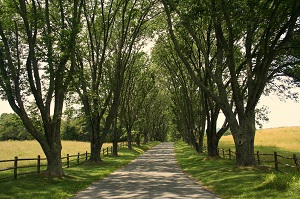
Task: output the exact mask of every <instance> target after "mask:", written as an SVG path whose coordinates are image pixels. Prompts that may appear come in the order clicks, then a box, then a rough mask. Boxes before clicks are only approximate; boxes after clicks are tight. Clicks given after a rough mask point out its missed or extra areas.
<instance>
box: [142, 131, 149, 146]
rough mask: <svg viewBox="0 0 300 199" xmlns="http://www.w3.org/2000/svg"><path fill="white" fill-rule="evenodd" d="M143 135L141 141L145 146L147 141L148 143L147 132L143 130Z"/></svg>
mask: <svg viewBox="0 0 300 199" xmlns="http://www.w3.org/2000/svg"><path fill="white" fill-rule="evenodd" d="M143 135H144V141H143V144H147V143H148V141H149V139H148V133H147V131H145V130H144V132H143Z"/></svg>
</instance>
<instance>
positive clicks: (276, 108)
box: [0, 88, 300, 128]
mask: <svg viewBox="0 0 300 199" xmlns="http://www.w3.org/2000/svg"><path fill="white" fill-rule="evenodd" d="M296 91H297V92H298V93H299V94H300V88H298V89H297V90H296ZM299 97H300V96H299ZM263 105H265V106H268V107H269V111H270V113H269V115H268V117H269V122H268V123H264V124H263V128H276V127H285V126H300V103H297V102H294V101H292V100H286V101H285V102H283V101H280V99H279V98H278V97H277V96H276V95H270V96H262V97H261V99H260V103H259V104H258V106H257V107H258V108H259V107H262V106H263ZM2 113H13V111H12V109H11V108H10V106H9V103H8V102H7V101H1V100H0V115H1V114H2ZM223 119H224V117H222V116H220V121H219V123H218V127H221V125H222V122H223ZM221 120H222V121H221Z"/></svg>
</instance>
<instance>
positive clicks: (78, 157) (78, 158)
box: [77, 153, 80, 164]
mask: <svg viewBox="0 0 300 199" xmlns="http://www.w3.org/2000/svg"><path fill="white" fill-rule="evenodd" d="M79 160H80V153H78V155H77V164H79Z"/></svg>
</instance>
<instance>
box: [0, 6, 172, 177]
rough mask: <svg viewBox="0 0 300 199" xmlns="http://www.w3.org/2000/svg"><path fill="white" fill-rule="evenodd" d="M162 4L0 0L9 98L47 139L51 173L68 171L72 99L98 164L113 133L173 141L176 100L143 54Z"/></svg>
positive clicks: (2, 67) (1, 67) (1, 63)
mask: <svg viewBox="0 0 300 199" xmlns="http://www.w3.org/2000/svg"><path fill="white" fill-rule="evenodd" d="M158 3H159V2H158V1H154V0H152V1H148V0H147V1H146V0H139V1H137V0H125V1H124V0H113V1H106V0H75V1H63V0H55V1H48V0H45V1H36V0H31V1H25V0H19V1H15V0H11V1H1V2H0V38H1V42H0V76H1V78H0V87H1V95H2V98H3V99H5V100H7V101H8V102H9V104H10V106H11V107H12V109H13V110H14V112H15V113H16V114H17V115H18V116H19V117H20V119H21V120H22V122H23V124H24V125H25V128H26V129H27V131H28V132H29V133H30V134H31V136H33V137H34V138H35V139H36V140H37V141H38V142H39V143H40V145H41V147H42V149H43V151H44V152H45V155H46V157H47V160H48V167H47V171H46V172H47V173H48V174H49V175H55V176H61V175H63V174H64V172H63V169H62V164H61V125H62V116H63V106H64V104H67V116H68V119H69V121H71V120H74V118H75V117H83V118H84V119H85V122H84V124H85V128H86V130H87V131H88V132H89V134H88V136H89V140H90V142H91V158H90V161H95V162H99V161H101V158H100V150H101V146H102V144H103V143H104V142H105V141H106V138H107V136H108V135H109V136H111V139H112V140H113V141H114V143H116V142H117V141H118V139H119V138H120V137H121V136H122V135H123V130H124V129H125V130H126V132H127V137H128V141H129V147H131V141H132V131H133V129H134V130H135V131H138V132H140V133H141V134H143V135H144V139H145V141H147V140H148V139H154V138H157V139H161V140H164V139H165V138H166V133H165V132H166V131H167V129H168V126H167V125H166V124H168V122H165V120H167V119H168V117H167V116H166V114H167V112H168V108H167V107H168V105H166V104H165V103H167V102H166V101H165V100H164V98H163V97H162V94H163V93H161V92H160V90H159V89H158V88H157V87H156V81H155V78H156V74H155V72H156V71H153V70H154V69H151V66H150V65H149V62H148V58H147V55H146V54H145V53H143V52H142V47H143V45H144V42H145V41H146V40H147V38H149V36H150V35H151V31H149V30H150V29H149V27H151V19H152V18H154V17H155V16H156V15H157V14H158V12H157V9H153V8H154V7H156V6H157V4H158ZM142 107H143V108H142ZM76 111H78V112H79V114H78V115H76V114H75V112H76ZM68 119H67V120H68ZM135 123H137V124H138V125H137V127H135V126H134V124H135ZM159 132H163V133H159ZM114 146H115V145H114ZM114 151H115V152H116V151H117V150H114Z"/></svg>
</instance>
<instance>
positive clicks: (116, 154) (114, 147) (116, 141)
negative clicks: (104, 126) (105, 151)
mask: <svg viewBox="0 0 300 199" xmlns="http://www.w3.org/2000/svg"><path fill="white" fill-rule="evenodd" d="M112 155H113V156H118V140H115V139H114V140H113V151H112Z"/></svg>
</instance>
